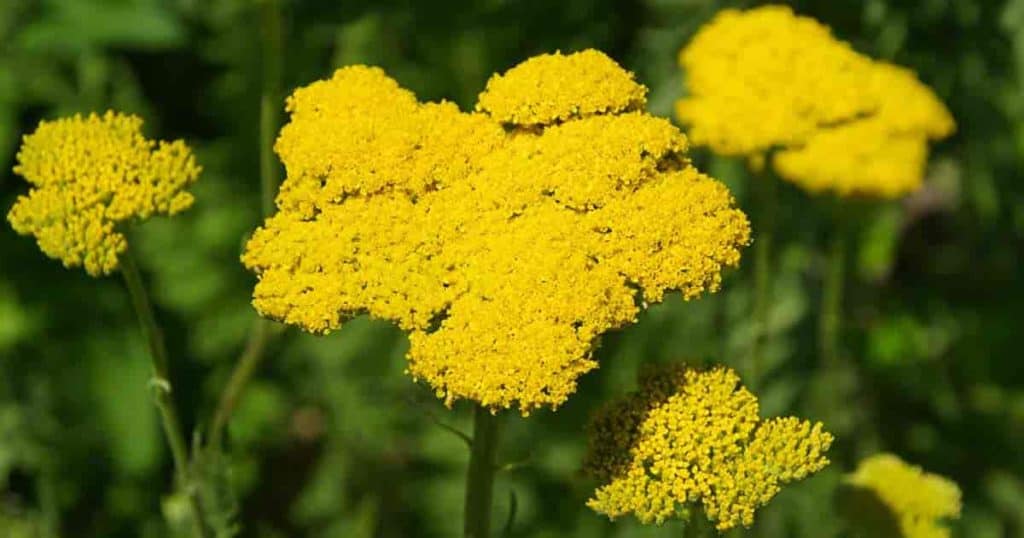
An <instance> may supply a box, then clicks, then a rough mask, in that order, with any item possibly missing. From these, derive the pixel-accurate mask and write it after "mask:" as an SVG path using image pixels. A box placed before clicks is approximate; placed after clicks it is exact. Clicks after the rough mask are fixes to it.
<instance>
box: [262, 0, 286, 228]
mask: <svg viewBox="0 0 1024 538" xmlns="http://www.w3.org/2000/svg"><path fill="white" fill-rule="evenodd" d="M261 19H262V26H263V40H262V41H263V42H262V44H263V49H262V57H263V82H262V88H261V91H260V193H261V202H262V209H263V216H264V217H269V216H270V214H271V213H273V212H274V197H275V196H276V194H277V183H278V176H279V171H278V166H277V161H276V160H275V159H274V151H273V150H274V135H275V133H277V128H278V125H279V124H280V121H281V120H280V108H281V107H280V101H281V98H280V95H281V58H282V55H283V51H282V39H281V33H282V30H281V7H280V5H278V2H277V0H264V2H263V5H262V13H261Z"/></svg>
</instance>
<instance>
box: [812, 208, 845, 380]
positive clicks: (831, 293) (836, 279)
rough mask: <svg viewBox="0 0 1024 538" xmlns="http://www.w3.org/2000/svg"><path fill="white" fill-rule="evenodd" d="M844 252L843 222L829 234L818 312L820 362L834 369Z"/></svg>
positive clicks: (841, 305) (839, 318)
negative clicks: (830, 236)
mask: <svg viewBox="0 0 1024 538" xmlns="http://www.w3.org/2000/svg"><path fill="white" fill-rule="evenodd" d="M845 251H846V230H845V227H844V226H843V223H842V222H839V223H838V225H837V226H836V227H835V229H834V230H833V231H832V238H831V245H830V246H829V252H828V261H827V265H826V267H825V275H824V281H823V283H822V292H821V311H820V313H819V315H820V318H819V320H818V340H819V346H820V350H819V351H820V353H821V360H822V363H823V364H824V365H825V367H826V368H831V367H834V366H836V365H837V364H838V363H839V345H840V331H841V328H842V323H841V320H842V309H843V277H844V273H845V270H844V264H845V254H846V252H845Z"/></svg>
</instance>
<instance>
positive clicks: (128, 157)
mask: <svg viewBox="0 0 1024 538" xmlns="http://www.w3.org/2000/svg"><path fill="white" fill-rule="evenodd" d="M17 160H18V162H17V165H16V166H15V167H14V171H15V173H17V174H20V175H21V176H22V177H24V178H25V179H26V180H27V181H28V182H29V183H31V184H32V185H33V188H32V190H30V191H29V193H28V194H27V195H24V196H20V197H19V198H18V201H17V202H16V203H15V204H14V207H12V208H11V211H10V213H9V214H8V215H7V219H8V220H9V221H10V222H11V225H12V226H13V227H14V229H15V231H17V232H18V233H20V234H32V235H34V236H35V237H36V241H37V242H38V244H39V248H40V249H42V251H43V252H45V253H46V254H47V255H48V256H50V257H53V258H58V259H60V260H61V261H63V262H64V265H65V266H66V267H77V266H84V267H85V270H86V272H88V273H89V274H90V275H92V276H100V275H105V274H109V273H111V272H112V271H114V270H115V269H117V267H118V255H119V254H120V253H122V252H124V250H125V248H126V247H127V242H126V240H125V236H124V235H123V234H122V233H121V232H120V231H119V230H118V226H119V225H121V224H122V223H125V222H128V221H132V220H136V219H145V218H148V217H150V216H151V215H154V214H167V215H173V214H175V213H178V212H179V211H182V210H184V209H186V208H188V207H189V206H190V205H192V195H191V194H189V193H188V192H186V191H185V190H184V189H185V188H186V187H188V186H189V185H190V184H191V183H193V182H194V181H195V180H196V178H197V177H199V171H200V168H199V166H198V165H196V163H195V158H194V157H193V156H192V153H191V151H190V150H189V148H188V146H186V145H185V143H184V142H182V141H180V140H178V141H174V142H155V141H152V140H147V139H146V138H145V137H143V136H142V120H141V119H140V118H138V117H136V116H128V115H122V114H118V113H115V112H107V113H106V114H104V115H103V116H98V115H96V114H90V115H89V116H87V117H82V116H77V115H76V116H74V117H71V118H64V119H58V120H54V121H44V122H42V123H40V124H39V127H38V128H37V129H36V130H35V132H33V133H32V134H30V135H27V136H25V138H24V141H23V142H22V145H21V149H20V150H19V151H18V156H17Z"/></svg>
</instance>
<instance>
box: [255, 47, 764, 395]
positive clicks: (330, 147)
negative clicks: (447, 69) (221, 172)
mask: <svg viewBox="0 0 1024 538" xmlns="http://www.w3.org/2000/svg"><path fill="white" fill-rule="evenodd" d="M645 94H646V88H644V87H643V86H642V85H640V84H638V83H637V82H635V81H634V80H633V77H632V75H631V74H630V73H629V72H627V71H625V70H623V69H622V68H621V67H619V66H618V65H617V64H616V63H615V62H614V61H612V60H611V59H610V58H608V57H607V56H605V55H604V54H602V53H600V52H597V51H593V50H588V51H584V52H579V53H575V54H568V55H563V54H560V53H556V54H549V55H542V56H538V57H535V58H532V59H530V60H527V61H526V62H523V63H522V64H520V65H518V66H516V67H514V68H512V69H510V70H509V71H508V72H506V73H504V74H502V75H495V76H494V77H493V78H492V79H491V80H490V81H489V82H488V84H487V87H486V89H485V90H484V91H483V92H482V93H481V94H480V97H479V100H478V104H477V107H476V108H477V110H476V111H475V112H472V113H466V112H462V111H460V110H459V109H458V107H457V106H455V105H454V104H452V103H447V102H441V103H421V102H419V101H417V99H416V97H415V96H414V95H413V94H412V92H410V91H408V90H405V89H403V88H401V87H400V86H399V85H398V84H397V83H396V82H395V81H394V80H392V79H391V78H389V77H388V76H387V75H386V74H385V73H384V72H383V71H382V70H380V69H377V68H373V67H366V66H352V67H346V68H342V69H339V70H338V71H337V72H335V73H334V75H333V77H331V78H330V79H328V80H323V81H319V82H314V83H313V84H310V85H308V86H306V87H304V88H300V89H298V90H296V91H295V93H294V94H293V95H292V96H291V97H290V98H289V99H288V105H287V110H288V112H289V113H290V121H289V122H288V123H287V124H286V125H285V126H284V128H283V129H282V130H281V134H280V137H279V138H278V140H277V143H276V146H275V148H276V151H277V153H278V155H279V156H280V157H281V160H282V161H283V162H284V164H285V168H286V171H287V178H286V179H285V181H284V183H283V184H282V186H281V190H280V193H279V195H278V197H277V208H278V212H277V213H276V214H275V215H274V216H273V217H271V218H268V219H267V220H266V222H265V223H264V225H263V226H262V227H261V228H260V229H259V230H257V231H256V233H255V234H254V235H253V236H252V238H251V240H250V241H249V242H248V244H247V246H246V249H245V253H244V254H243V256H242V260H243V262H244V263H245V265H246V266H247V267H249V268H250V269H252V270H253V271H255V272H256V273H257V275H258V276H259V281H258V283H257V285H256V287H255V290H254V293H253V304H254V305H255V307H256V309H257V310H258V311H259V312H260V313H261V314H262V315H264V316H267V317H270V318H273V319H277V320H281V321H284V322H285V323H288V324H292V325H296V326H299V327H301V328H302V329H304V330H307V331H309V332H312V333H317V334H321V333H326V332H329V331H331V330H334V329H336V328H338V327H339V326H341V324H342V323H343V322H344V321H345V320H346V319H348V318H351V317H352V316H355V315H358V314H363V313H368V314H370V315H371V316H373V317H376V318H381V319H386V320H391V321H393V322H394V323H395V324H397V325H398V326H399V327H400V328H402V329H403V330H404V331H406V332H407V333H408V334H409V341H410V343H411V347H410V350H409V352H408V360H409V367H408V369H409V372H410V373H411V375H412V376H413V377H414V378H417V379H423V380H425V381H427V382H428V383H430V384H431V385H432V386H433V387H434V389H435V390H436V392H437V395H438V396H439V397H441V398H443V399H444V401H445V402H446V403H447V404H451V403H452V402H454V401H455V400H457V399H461V398H466V399H470V400H473V401H476V402H478V403H479V404H480V405H482V406H484V407H486V408H489V409H491V410H499V409H503V408H509V407H517V408H518V409H519V410H520V411H521V412H522V413H523V414H524V415H525V414H529V413H530V412H531V411H533V410H534V409H536V408H539V407H551V408H556V407H558V406H559V405H560V404H562V403H563V402H564V401H565V400H566V398H568V396H569V395H570V394H571V393H572V392H574V391H575V388H576V380H577V378H578V377H579V376H580V375H582V374H584V373H586V372H588V371H590V370H592V369H593V368H595V367H596V366H597V363H596V362H595V360H594V358H593V350H594V347H595V344H596V341H597V339H598V337H599V336H600V335H601V334H602V333H605V332H607V331H608V330H611V329H615V328H618V327H622V326H624V325H626V324H629V323H633V322H634V321H636V317H637V314H638V312H639V311H640V310H641V308H642V307H643V306H644V305H646V304H649V303H654V302H658V301H661V300H662V299H663V298H664V296H665V293H666V292H668V291H671V290H679V291H681V292H682V295H683V297H685V298H693V297H697V296H698V295H700V294H701V293H702V292H703V291H705V290H712V291H713V290H716V289H717V288H718V287H719V285H720V282H721V276H720V273H721V271H722V269H723V268H725V267H729V266H735V265H736V264H737V263H738V262H739V257H740V249H741V247H743V246H744V245H746V243H747V242H748V239H749V232H750V230H749V225H748V223H747V219H746V217H745V215H744V214H743V213H742V212H741V211H740V210H738V209H736V207H735V205H734V201H733V198H732V196H731V195H730V193H729V191H728V190H727V189H726V188H725V187H724V186H723V185H722V184H721V183H719V182H717V181H715V180H714V179H712V178H710V177H708V176H706V175H704V174H702V173H700V172H699V171H697V170H696V169H695V168H694V167H693V166H692V165H691V164H690V162H689V160H688V159H687V157H686V150H687V140H686V138H685V137H684V136H683V135H682V134H681V133H680V132H679V131H678V130H677V129H676V128H675V127H673V126H672V125H671V124H670V123H669V122H667V121H665V120H663V119H659V118H655V117H652V116H650V115H648V114H646V113H644V112H643V111H642V108H643V106H644V104H645V99H644V96H645Z"/></svg>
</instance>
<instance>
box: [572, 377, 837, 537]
mask: <svg viewBox="0 0 1024 538" xmlns="http://www.w3.org/2000/svg"><path fill="white" fill-rule="evenodd" d="M589 430H590V431H589V433H590V443H589V447H588V452H587V456H586V459H585V461H584V467H585V469H586V470H587V471H588V472H589V473H590V474H592V475H593V476H595V477H596V478H598V479H600V480H601V481H602V482H604V485H603V486H601V487H599V488H598V489H597V491H596V492H595V493H594V497H593V498H592V499H590V500H589V501H588V502H587V506H589V507H590V508H592V509H594V510H595V511H597V512H600V513H603V514H606V515H607V516H608V517H610V518H613V519H614V518H616V517H620V516H624V515H629V514H633V515H634V516H636V517H637V519H639V520H640V521H641V522H643V523H651V522H656V523H661V522H663V521H664V520H666V519H668V518H670V517H673V516H675V515H677V514H678V513H679V512H680V510H681V509H682V508H683V507H684V505H686V504H688V503H697V502H700V503H701V505H702V506H703V508H704V512H705V513H706V514H707V516H708V518H709V519H711V520H712V521H714V522H715V524H716V527H717V528H718V530H720V531H726V530H728V529H731V528H733V527H736V526H738V525H743V526H750V525H751V524H753V522H754V513H755V511H756V510H757V509H758V508H759V507H761V506H763V505H765V504H766V503H768V501H770V500H771V499H772V497H774V496H775V494H776V493H778V492H779V490H780V488H781V486H782V485H783V484H786V483H788V482H792V481H795V480H800V479H803V478H805V477H806V476H808V475H810V474H812V473H815V472H817V471H819V470H821V469H822V468H824V467H825V466H826V465H828V463H829V462H828V459H827V458H826V457H825V452H827V451H828V449H829V447H830V446H831V444H832V435H830V434H829V433H827V432H825V431H824V430H823V429H822V425H821V424H820V423H818V424H811V423H810V422H808V421H805V420H800V419H797V418H794V417H787V418H772V419H767V420H761V419H760V418H759V417H758V404H757V398H755V397H754V395H753V394H751V393H750V392H749V391H747V390H746V389H745V388H743V387H742V386H740V385H739V376H737V375H736V373H735V372H733V371H732V370H730V369H727V368H721V367H720V368H715V369H712V370H707V371H700V370H695V369H690V368H686V367H682V366H675V367H670V368H668V369H661V370H654V371H651V372H648V373H647V374H646V375H645V376H643V377H642V378H641V380H640V390H639V391H638V392H634V393H632V394H630V395H628V396H626V397H625V398H623V399H622V400H620V401H617V402H613V403H611V404H609V405H607V406H605V407H604V408H602V409H601V410H600V411H599V412H598V413H597V415H595V417H594V420H593V421H592V422H591V424H590V428H589Z"/></svg>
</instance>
